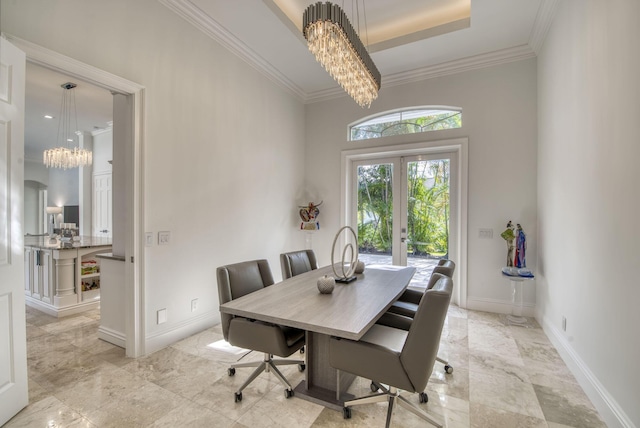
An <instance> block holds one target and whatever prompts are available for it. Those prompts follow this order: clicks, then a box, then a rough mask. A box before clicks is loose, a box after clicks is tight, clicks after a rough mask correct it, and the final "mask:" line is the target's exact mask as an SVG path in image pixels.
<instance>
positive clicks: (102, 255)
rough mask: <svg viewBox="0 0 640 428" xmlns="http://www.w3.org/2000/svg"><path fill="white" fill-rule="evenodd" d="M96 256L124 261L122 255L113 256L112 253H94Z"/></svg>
mask: <svg viewBox="0 0 640 428" xmlns="http://www.w3.org/2000/svg"><path fill="white" fill-rule="evenodd" d="M96 257H97V258H99V259H107V260H115V261H118V262H123V261H124V256H114V255H113V253H102V254H96Z"/></svg>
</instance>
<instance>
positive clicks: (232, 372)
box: [227, 367, 236, 376]
mask: <svg viewBox="0 0 640 428" xmlns="http://www.w3.org/2000/svg"><path fill="white" fill-rule="evenodd" d="M227 374H228V375H229V376H233V375H234V374H236V369H234V368H233V367H232V368H230V369H228V370H227Z"/></svg>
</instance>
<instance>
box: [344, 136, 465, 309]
mask: <svg viewBox="0 0 640 428" xmlns="http://www.w3.org/2000/svg"><path fill="white" fill-rule="evenodd" d="M468 145H469V139H468V138H466V137H465V138H454V139H448V140H434V141H424V142H420V143H412V144H398V145H393V146H379V147H368V148H365V149H352V150H343V151H342V152H341V155H340V158H341V168H340V169H341V177H340V224H341V225H342V226H352V227H355V226H356V225H355V224H352V223H353V213H352V212H351V207H352V206H353V202H354V200H353V198H354V195H353V192H352V189H351V183H352V180H353V179H354V177H353V174H354V167H353V166H354V163H356V162H358V161H362V160H370V159H376V158H380V159H383V158H391V157H410V156H414V155H419V154H437V153H450V154H451V159H452V162H453V161H454V159H455V161H456V163H457V167H458V168H457V172H456V176H455V177H453V174H452V177H451V178H452V183H453V182H454V180H453V179H454V178H455V183H453V185H455V186H456V197H455V200H453V198H452V200H451V203H452V204H456V206H457V212H456V213H455V218H453V217H452V218H451V221H452V223H454V222H455V224H456V226H455V227H456V237H455V238H454V240H455V242H453V243H450V245H451V246H453V247H454V252H453V253H451V254H450V255H449V256H450V258H451V259H452V260H454V261H455V262H456V274H455V276H454V280H455V282H456V283H457V284H458V287H456V288H457V289H456V290H454V295H453V296H452V298H453V302H454V303H456V304H457V305H458V306H459V307H461V308H466V307H467V233H468V232H467V217H468V207H467V205H468V202H467V201H468V172H469V171H468V164H469V161H468V152H469V148H468ZM394 186H395V184H394ZM398 227H399V225H398ZM394 228H395V223H394ZM398 232H399V229H398Z"/></svg>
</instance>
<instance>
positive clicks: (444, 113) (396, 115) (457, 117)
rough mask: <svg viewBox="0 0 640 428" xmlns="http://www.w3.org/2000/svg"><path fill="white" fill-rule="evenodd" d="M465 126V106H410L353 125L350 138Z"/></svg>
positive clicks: (385, 135)
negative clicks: (460, 107) (463, 110)
mask: <svg viewBox="0 0 640 428" xmlns="http://www.w3.org/2000/svg"><path fill="white" fill-rule="evenodd" d="M461 127H462V109H459V108H455V107H410V108H406V109H402V110H393V111H387V112H383V113H381V114H378V115H376V116H370V117H367V118H364V119H363V120H361V121H359V122H356V123H352V124H351V125H349V139H350V141H357V140H367V139H369V138H380V137H388V136H390V135H403V134H414V133H417V132H427V131H437V130H441V129H453V128H461Z"/></svg>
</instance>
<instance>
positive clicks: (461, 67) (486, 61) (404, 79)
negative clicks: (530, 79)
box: [305, 45, 536, 103]
mask: <svg viewBox="0 0 640 428" xmlns="http://www.w3.org/2000/svg"><path fill="white" fill-rule="evenodd" d="M535 56H536V54H535V52H533V50H531V48H530V47H529V46H528V45H522V46H516V47H513V48H507V49H501V50H498V51H494V52H488V53H486V54H481V55H475V56H472V57H468V58H463V59H458V60H454V61H448V62H444V63H441V64H436V65H432V66H429V67H423V68H418V69H415V70H411V71H405V72H402V73H395V74H389V75H383V76H382V89H384V88H388V87H393V86H398V85H404V84H407V83H413V82H419V81H421V80H427V79H433V78H435V77H442V76H447V75H450V74H456V73H462V72H465V71H470V70H476V69H479V68H486V67H493V66H495V65H500V64H505V63H509V62H514V61H521V60H524V59H528V58H533V57H535ZM342 95H344V91H343V90H342V89H341V88H340V87H337V88H332V89H328V90H322V91H316V92H313V93H311V94H309V95H308V96H307V98H306V99H305V102H306V103H316V102H320V101H326V100H329V99H332V98H338V97H340V96H342Z"/></svg>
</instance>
